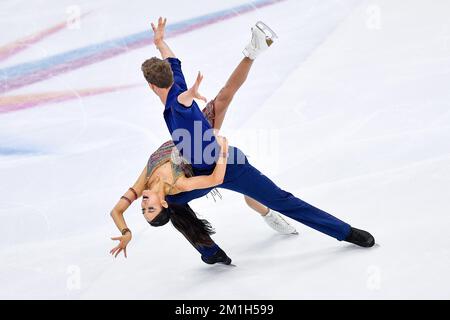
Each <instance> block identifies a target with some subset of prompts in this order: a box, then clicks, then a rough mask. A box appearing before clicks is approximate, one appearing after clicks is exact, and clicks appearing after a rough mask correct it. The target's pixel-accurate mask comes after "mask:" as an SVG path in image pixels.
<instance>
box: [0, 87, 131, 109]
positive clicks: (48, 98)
mask: <svg viewBox="0 0 450 320" xmlns="http://www.w3.org/2000/svg"><path fill="white" fill-rule="evenodd" d="M134 87H137V85H128V86H116V87H103V88H90V89H81V90H70V91H69V90H67V91H55V92H45V93H38V94H24V95H15V96H7V97H0V113H7V112H12V111H19V110H23V109H28V108H32V107H37V106H41V105H46V104H50V103H57V102H62V101H68V100H74V99H79V98H83V97H89V96H94V95H100V94H105V93H111V92H116V91H121V90H126V89H131V88H134Z"/></svg>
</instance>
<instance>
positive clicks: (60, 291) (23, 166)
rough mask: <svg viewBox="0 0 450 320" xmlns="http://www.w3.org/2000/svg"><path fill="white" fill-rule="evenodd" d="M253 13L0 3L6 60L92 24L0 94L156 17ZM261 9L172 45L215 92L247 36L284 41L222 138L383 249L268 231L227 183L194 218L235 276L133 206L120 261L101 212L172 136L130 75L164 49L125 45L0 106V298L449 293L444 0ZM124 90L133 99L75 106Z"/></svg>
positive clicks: (448, 30)
mask: <svg viewBox="0 0 450 320" xmlns="http://www.w3.org/2000/svg"><path fill="white" fill-rule="evenodd" d="M50 3H51V4H50ZM246 3H248V2H245V1H242V0H233V1H206V0H201V1H196V2H195V5H189V6H187V5H186V2H185V1H165V2H164V1H163V2H158V3H156V2H153V1H152V4H151V6H150V5H148V1H143V0H142V1H133V2H132V5H130V4H129V2H124V1H118V0H115V1H106V0H102V1H95V2H94V3H93V2H92V1H73V0H71V1H68V0H67V1H66V0H63V1H58V2H54V1H53V2H50V1H48V5H47V6H45V1H42V2H36V3H31V2H30V3H29V2H24V1H2V2H1V3H0V12H1V19H0V30H1V31H0V34H1V37H0V57H1V52H2V51H1V48H4V46H6V45H8V44H9V45H11V44H12V43H15V41H17V40H19V39H24V38H25V37H26V36H29V35H33V34H36V33H38V32H39V31H41V30H44V29H46V28H49V27H51V26H54V25H57V24H58V23H61V22H64V21H65V20H66V19H68V17H70V15H72V14H73V12H77V10H78V9H79V11H80V12H81V13H87V12H89V14H88V15H86V16H83V18H82V20H81V24H80V28H73V29H69V28H63V29H62V30H59V31H57V32H55V33H53V34H51V35H48V36H46V37H44V38H43V39H40V40H36V41H35V42H32V41H31V42H30V43H29V44H27V45H26V48H24V49H23V50H19V51H17V52H15V53H14V54H13V55H10V56H9V57H8V58H5V59H4V60H2V61H0V81H1V86H0V87H1V88H4V87H5V85H6V84H7V83H8V81H12V78H8V77H7V72H6V71H5V70H7V69H8V68H13V69H12V70H16V71H20V70H23V68H24V67H23V66H24V64H25V63H28V62H33V61H41V60H40V59H50V60H49V61H54V60H55V59H54V58H53V57H54V56H55V55H57V54H64V53H66V52H68V51H71V50H73V49H78V48H84V47H86V46H89V45H94V47H95V48H98V49H102V48H103V47H102V46H101V45H100V44H101V43H102V42H104V41H107V40H111V39H117V38H120V37H128V36H129V35H132V34H135V33H139V32H142V31H144V30H146V29H149V22H150V21H151V20H155V19H156V18H157V17H158V16H159V15H163V16H167V17H168V18H169V24H171V23H173V24H176V23H181V22H184V21H191V22H190V23H192V21H193V20H192V19H193V18H195V17H199V16H207V15H208V14H211V13H213V12H216V11H221V10H226V9H228V8H232V7H237V6H239V5H243V4H246ZM254 4H255V10H254V11H250V12H248V13H242V14H239V15H235V16H233V17H231V18H229V19H225V20H220V21H216V22H214V23H212V24H210V25H208V26H205V27H200V28H196V29H194V30H192V31H190V32H185V33H183V34H181V35H178V36H176V37H173V38H170V39H168V42H169V44H170V45H171V46H172V47H173V49H174V51H175V52H176V54H177V55H178V56H179V57H180V58H181V59H182V61H183V67H184V71H185V74H186V78H187V79H188V81H192V80H193V79H194V77H195V75H196V72H197V71H198V70H201V71H202V72H203V73H204V75H205V79H204V83H203V93H204V94H205V95H206V96H207V97H209V98H212V97H213V96H214V95H215V94H216V93H217V91H218V90H219V89H220V87H221V85H223V84H224V82H225V81H226V79H227V77H228V75H229V74H230V72H231V71H232V69H233V68H234V66H235V65H236V64H237V62H238V61H239V59H240V58H241V51H242V49H243V47H244V46H245V44H246V42H247V41H248V39H249V36H250V31H249V27H250V25H252V24H253V23H254V22H255V21H257V20H263V21H265V22H267V23H268V24H269V25H270V26H271V27H273V29H274V30H276V32H277V34H278V35H279V41H278V42H277V43H276V44H275V45H274V46H273V48H271V49H270V50H269V51H268V52H267V53H265V54H264V55H262V56H261V57H260V58H258V61H257V62H256V63H255V65H254V68H253V70H252V72H251V75H250V77H249V79H248V81H247V83H246V84H245V86H244V87H243V88H242V90H241V91H240V92H239V93H238V96H237V97H236V98H235V100H234V101H233V105H232V108H231V109H230V111H229V114H228V117H227V119H226V121H225V125H224V127H223V132H222V133H223V134H224V135H226V136H227V137H228V138H229V140H230V143H231V144H234V145H237V146H239V147H240V148H242V149H243V150H244V151H246V153H247V154H248V155H249V157H250V159H251V161H252V162H253V163H254V164H255V165H256V166H257V167H259V168H260V169H261V170H262V171H263V172H265V173H266V174H267V175H268V176H270V177H271V178H273V179H274V180H275V181H276V182H277V183H278V184H279V185H280V186H282V187H283V188H285V189H287V190H289V191H291V192H293V193H295V194H297V195H299V196H300V197H301V198H302V199H305V200H306V201H308V202H310V203H312V204H314V205H316V206H318V207H321V208H323V209H325V210H327V211H329V212H331V213H333V214H335V215H336V216H338V217H340V218H342V219H344V220H346V221H348V222H349V223H351V224H352V225H354V226H356V227H360V228H365V229H367V230H369V231H370V232H372V233H373V234H374V235H375V237H376V239H377V242H378V246H377V247H375V248H373V249H370V250H365V249H360V248H357V247H355V246H351V245H348V244H345V243H339V242H336V241H335V240H334V239H331V238H328V237H326V236H323V235H322V234H319V233H317V232H315V231H314V230H312V229H309V228H307V227H305V226H303V225H301V224H298V223H297V222H295V221H292V220H289V221H290V222H292V223H293V224H295V227H296V228H297V230H298V231H299V232H300V235H299V236H288V237H286V236H281V235H277V234H274V233H273V231H272V230H271V229H269V228H268V227H267V226H266V225H265V223H264V222H263V220H262V219H261V218H260V217H258V215H257V214H256V213H253V212H252V211H251V210H250V209H248V208H247V207H246V206H245V204H244V201H243V199H242V196H241V195H238V194H235V193H232V192H228V191H222V195H223V197H224V200H222V201H218V202H217V203H214V202H213V201H212V200H211V199H206V198H205V199H199V200H196V201H194V202H193V207H194V208H195V210H196V211H198V212H199V213H200V214H201V215H202V216H203V217H206V218H207V219H208V220H210V221H211V223H212V224H213V226H214V227H215V228H216V230H217V234H216V235H215V236H214V239H215V240H216V242H217V243H218V244H219V245H220V246H221V247H222V248H223V249H224V250H225V251H226V252H227V253H228V254H229V255H230V257H231V258H232V259H233V262H234V263H235V264H236V265H237V267H236V268H231V267H225V266H207V265H205V264H203V263H202V262H201V261H200V257H199V255H198V254H197V252H196V251H195V250H194V249H193V248H191V246H190V244H189V243H187V242H186V240H184V238H182V236H181V235H180V234H179V233H178V232H176V231H174V229H173V228H172V227H166V228H158V229H154V228H153V229H151V228H149V227H148V225H147V223H145V222H144V220H143V218H142V216H141V215H140V213H139V210H138V204H137V203H135V204H133V206H132V207H131V208H130V209H129V211H128V212H127V213H126V215H125V217H126V219H127V222H128V224H129V227H130V228H131V229H132V230H133V234H134V238H133V240H132V242H131V243H130V246H129V249H128V255H129V257H128V259H127V260H125V259H124V258H123V257H120V258H118V259H116V260H114V259H113V258H111V257H110V256H109V255H108V251H109V250H110V249H111V248H112V246H113V245H114V243H113V242H112V241H111V240H110V237H111V236H116V235H117V234H118V232H117V230H116V229H115V226H114V224H113V223H112V221H111V219H110V217H109V211H110V210H111V208H112V207H113V206H114V204H115V202H116V201H117V199H118V198H119V197H120V196H121V195H122V193H123V192H124V191H125V190H126V189H127V188H128V187H129V186H130V185H131V184H132V183H133V182H134V181H135V179H136V178H137V176H138V174H139V173H140V171H141V170H142V168H143V166H144V165H145V163H146V161H147V157H148V156H149V154H150V153H151V152H152V151H153V150H154V149H155V148H157V147H158V146H159V145H160V144H161V143H162V142H163V141H165V140H167V138H168V133H167V129H166V126H165V124H164V123H163V120H162V107H161V105H160V103H159V102H158V100H157V98H156V97H154V96H153V95H152V93H151V92H150V91H149V90H148V88H147V87H146V85H145V83H144V81H143V79H142V75H141V73H140V70H139V66H140V64H141V62H142V61H143V60H144V59H145V58H148V57H150V56H153V55H157V51H156V50H155V48H154V47H153V46H151V45H147V46H143V47H140V48H136V49H133V48H131V47H130V48H129V51H128V52H127V53H125V54H121V55H117V56H114V57H112V58H110V59H104V60H99V61H98V62H95V63H91V64H86V65H84V66H82V67H80V68H74V69H73V70H71V69H70V68H72V65H71V64H70V63H69V64H67V65H65V67H67V68H69V69H68V70H71V71H68V72H64V73H61V74H58V75H56V74H51V70H52V69H49V70H50V71H49V73H47V74H46V78H45V79H42V81H37V82H34V83H32V84H29V85H25V86H23V87H20V88H17V89H14V90H10V91H6V92H3V93H2V94H1V95H0V181H1V182H0V195H1V196H0V197H1V198H0V199H1V200H0V218H1V223H0V232H1V233H0V234H2V239H3V241H2V242H1V243H0V283H1V285H0V298H3V299H5V298H6V299H9V298H62V299H66V298H67V299H73V298H83V299H90V298H124V299H133V298H138V299H140V298H146V299H147V298H150V299H152V298H155V299H156V298H158V299H215V298H225V299H227V298H233V299H260V298H261V299H302V298H311V299H314V298H326V299H329V298H356V299H365V298H369V299H383V298H387V299H393V298H430V299H431V298H446V299H448V298H450V292H449V289H448V288H449V287H450V276H449V274H448V270H449V267H450V249H449V248H450V237H449V233H448V230H450V218H449V208H450V197H449V194H450V192H449V190H450V126H449V124H450V111H449V110H450V103H449V101H450V91H449V90H448V88H449V83H450V23H449V22H448V12H449V10H450V3H449V2H448V1H445V0H439V1H438V0H436V1H433V2H430V1H424V0H413V1H408V3H407V4H405V2H404V1H399V0H396V1H392V0H390V1H388V0H372V1H358V0H354V1H351V0H348V1H346V0H341V1H338V0H336V1H331V0H329V1H321V0H302V1H300V0H287V1H282V2H280V3H276V4H273V5H269V6H266V7H261V8H256V4H258V2H255V3H254ZM74 5H75V7H73V6H74ZM36 14H38V15H39V16H40V19H30V17H31V16H33V17H34V16H36ZM12 25H13V26H14V27H11V26H12ZM16 45H17V43H16ZM10 48H11V47H10ZM41 67H43V68H44V69H45V68H47V67H48V66H47V65H41ZM9 70H11V69H9ZM189 79H190V80H189ZM121 85H133V86H134V87H131V88H129V89H127V90H115V91H113V92H110V93H104V94H95V95H92V96H83V95H82V90H83V89H89V90H91V89H93V88H104V87H116V86H121ZM1 88H0V89H1ZM55 92H71V93H72V96H73V95H75V96H77V98H76V99H73V98H68V99H67V100H64V101H59V102H53V103H42V104H40V105H36V106H34V107H31V106H30V107H27V108H24V109H21V110H20V111H12V112H4V111H5V108H6V106H7V105H8V103H7V102H5V101H10V100H7V99H13V100H14V99H16V100H14V101H17V97H16V96H19V95H22V96H24V95H36V94H47V95H49V94H50V95H52V96H53V95H54V94H55ZM11 97H12V98H11ZM32 99H37V98H36V97H35V96H34V97H32ZM11 101H12V100H11ZM33 101H35V100H33Z"/></svg>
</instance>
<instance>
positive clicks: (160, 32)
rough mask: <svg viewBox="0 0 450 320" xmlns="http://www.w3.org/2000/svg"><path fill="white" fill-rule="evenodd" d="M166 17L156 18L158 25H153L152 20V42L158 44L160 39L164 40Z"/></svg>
mask: <svg viewBox="0 0 450 320" xmlns="http://www.w3.org/2000/svg"><path fill="white" fill-rule="evenodd" d="M166 22H167V19H166V18H164V19H163V18H162V17H159V19H158V26H157V27H155V25H154V24H153V22H152V29H153V42H154V43H155V44H156V45H158V44H159V43H161V41H164V31H165V28H166Z"/></svg>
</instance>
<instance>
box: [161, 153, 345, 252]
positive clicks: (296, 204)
mask: <svg viewBox="0 0 450 320" xmlns="http://www.w3.org/2000/svg"><path fill="white" fill-rule="evenodd" d="M229 153H230V154H232V155H233V157H230V158H229V159H228V163H227V171H226V174H225V178H224V182H223V183H222V184H221V185H219V186H217V187H218V188H223V189H229V190H233V191H236V192H239V193H241V194H243V195H246V196H249V197H251V198H253V199H255V200H257V201H258V202H260V203H262V204H263V205H265V206H267V207H269V208H270V209H272V210H275V211H278V212H279V213H281V214H283V215H285V216H287V217H289V218H292V219H294V220H296V221H298V222H300V223H303V224H305V225H307V226H308V227H311V228H313V229H315V230H317V231H319V232H322V233H324V234H326V235H328V236H330V237H333V238H335V239H337V240H339V241H342V240H344V239H345V238H346V237H347V236H348V235H349V233H350V228H351V227H350V225H349V224H347V223H345V222H343V221H341V220H339V219H338V218H336V217H334V216H332V215H331V214H329V213H326V212H325V211H322V210H320V209H318V208H316V207H314V206H312V205H310V204H308V203H306V202H305V201H303V200H301V199H299V198H297V197H295V196H294V195H292V194H291V193H289V192H287V191H284V190H283V189H281V188H279V187H278V186H277V185H276V184H275V183H274V182H273V181H272V180H270V179H269V178H268V177H266V176H265V175H263V174H262V173H261V172H260V171H259V170H257V169H256V168H255V167H253V166H252V165H251V164H250V163H249V162H248V159H247V158H246V157H245V155H244V154H243V153H242V151H241V150H239V149H238V148H235V147H231V146H230V148H229ZM212 169H213V168H210V169H209V170H206V171H205V170H204V171H199V170H195V169H194V173H195V175H207V174H210V173H211V171H212ZM211 189H212V188H208V189H201V190H194V191H190V192H184V193H180V194H177V195H174V196H168V197H167V201H168V202H175V203H180V204H182V203H188V202H189V201H191V200H194V199H197V198H200V197H203V196H205V195H206V194H208V193H209V192H210V191H211ZM197 250H198V251H199V252H200V253H201V254H203V255H206V256H209V255H211V252H212V251H214V250H211V249H210V248H204V247H203V248H197Z"/></svg>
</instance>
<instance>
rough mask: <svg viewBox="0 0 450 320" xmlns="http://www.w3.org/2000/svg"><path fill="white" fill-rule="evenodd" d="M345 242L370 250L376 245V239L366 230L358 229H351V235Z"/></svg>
mask: <svg viewBox="0 0 450 320" xmlns="http://www.w3.org/2000/svg"><path fill="white" fill-rule="evenodd" d="M344 241H347V242H350V243H353V244H356V245H357V246H360V247H364V248H370V247H373V245H374V244H375V238H374V237H373V236H372V235H371V234H370V233H368V232H367V231H364V230H359V229H356V228H353V227H352V229H351V231H350V234H349V235H348V236H347V238H345V240H344Z"/></svg>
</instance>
